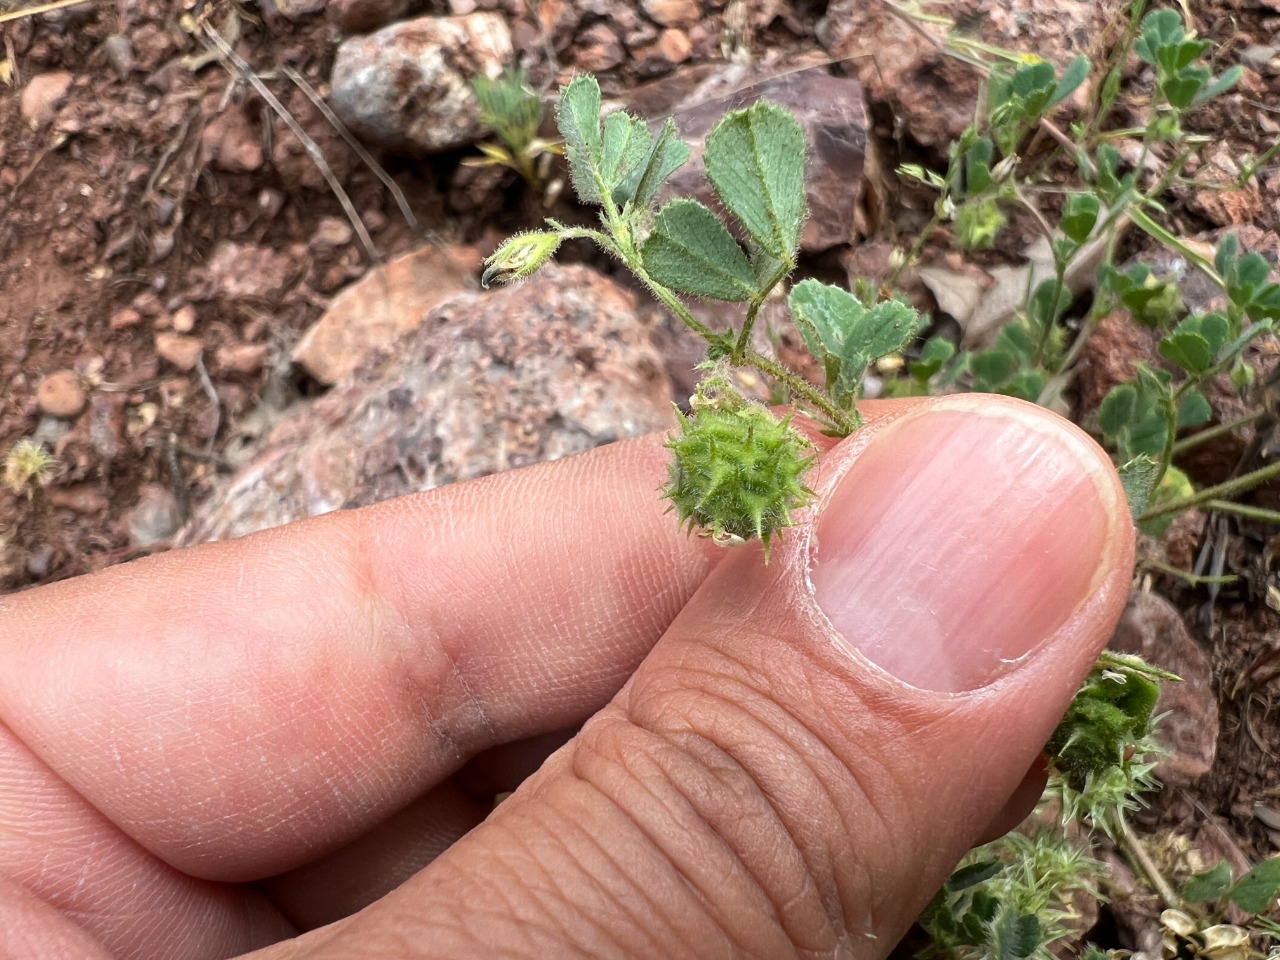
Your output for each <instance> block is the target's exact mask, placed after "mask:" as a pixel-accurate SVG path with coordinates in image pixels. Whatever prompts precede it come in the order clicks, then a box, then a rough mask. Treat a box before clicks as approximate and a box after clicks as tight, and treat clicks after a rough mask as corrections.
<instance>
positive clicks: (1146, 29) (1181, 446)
mask: <svg viewBox="0 0 1280 960" xmlns="http://www.w3.org/2000/svg"><path fill="white" fill-rule="evenodd" d="M1143 6H1144V4H1143V2H1141V0H1138V2H1135V3H1134V4H1132V5H1131V8H1130V10H1129V16H1130V18H1131V20H1130V28H1129V29H1128V30H1127V32H1126V33H1125V34H1124V37H1123V42H1121V43H1120V44H1118V45H1117V48H1116V49H1115V50H1114V52H1113V53H1112V55H1111V57H1110V62H1109V64H1108V65H1106V66H1105V67H1104V69H1102V70H1101V71H1095V70H1094V69H1093V66H1092V65H1091V64H1090V62H1089V61H1088V59H1087V58H1085V57H1077V58H1076V59H1075V60H1073V61H1072V62H1071V63H1069V64H1068V65H1067V66H1066V68H1065V69H1064V70H1062V71H1061V73H1059V72H1058V71H1057V70H1055V69H1054V67H1053V65H1052V64H1050V63H1048V62H1046V61H1044V60H1042V59H1040V58H1038V57H1035V56H1026V55H1018V54H1016V53H1012V52H1004V51H993V50H991V49H990V48H978V47H976V46H972V45H970V44H969V43H968V41H966V40H965V39H964V38H962V37H960V36H958V35H955V36H953V37H952V41H953V43H954V44H955V46H956V47H957V48H962V49H961V50H960V52H962V53H963V55H964V56H965V58H966V59H968V60H969V61H970V62H972V63H974V64H975V65H977V66H978V67H979V68H980V69H983V70H985V72H986V73H987V78H988V79H987V84H986V95H985V98H984V101H983V104H982V108H981V110H980V112H979V116H978V117H977V119H975V121H974V122H973V124H971V125H970V126H969V127H968V128H967V129H966V130H965V131H964V133H963V134H962V135H961V137H960V138H959V139H958V140H957V141H956V142H955V143H954V144H953V145H952V147H951V150H950V153H949V165H948V167H947V169H946V171H944V172H943V173H935V172H933V171H930V170H926V169H924V168H923V167H920V166H907V167H904V168H902V169H901V170H900V173H902V174H903V175H905V176H908V177H910V178H914V179H917V180H920V181H922V182H924V183H926V184H928V185H930V186H932V187H934V188H935V189H937V191H938V200H937V203H936V208H935V216H934V219H933V222H932V224H931V225H930V227H929V228H927V229H926V230H925V231H924V232H923V233H922V235H921V237H920V239H919V241H918V242H917V243H916V245H915V247H914V248H913V249H912V250H911V251H910V252H909V253H908V255H907V256H906V257H904V258H903V264H904V266H905V265H907V264H909V263H911V262H914V260H915V259H916V257H917V256H918V255H919V253H920V252H921V250H922V249H923V247H924V244H925V242H926V241H927V239H928V237H929V235H930V233H931V231H932V230H933V229H935V228H937V227H938V226H940V225H941V224H943V223H946V222H948V221H949V222H950V223H951V224H952V225H953V228H954V232H955V236H956V239H957V241H958V242H959V243H960V244H961V245H962V246H965V247H969V248H980V247H986V246H991V245H992V244H993V243H994V241H995V240H996V238H997V237H998V235H999V233H1000V231H1001V230H1002V229H1003V228H1004V226H1005V225H1006V223H1007V222H1008V218H1009V214H1010V213H1011V212H1013V211H1015V210H1020V211H1021V212H1023V213H1024V214H1029V215H1030V217H1031V219H1032V221H1033V222H1034V223H1036V224H1038V225H1039V226H1040V228H1041V230H1042V232H1043V234H1044V236H1045V239H1046V240H1048V241H1049V246H1050V249H1051V251H1052V271H1051V275H1050V276H1047V277H1039V276H1037V274H1036V273H1035V271H1029V272H1028V286H1027V291H1026V297H1025V300H1024V302H1023V304H1022V306H1021V309H1020V310H1019V311H1018V312H1017V315H1016V316H1015V318H1014V320H1013V322H1011V323H1009V324H1007V325H1006V326H1004V327H1003V328H1002V329H1001V330H1000V332H999V334H998V335H997V337H996V339H995V342H994V343H993V344H992V345H991V346H989V347H986V348H984V349H978V350H971V351H970V350H963V351H957V350H955V349H954V347H953V345H952V344H950V343H948V342H945V341H940V340H939V339H937V338H935V339H933V340H930V341H928V342H926V344H925V345H924V348H923V349H922V350H921V351H920V355H919V359H918V360H917V361H915V362H913V363H911V364H909V365H908V367H907V369H906V372H905V374H904V376H902V377H901V378H899V380H898V381H897V382H896V383H894V384H891V386H890V389H891V390H894V391H896V392H899V393H914V392H929V391H932V390H939V389H955V388H957V387H958V388H962V389H972V390H979V391H987V392H995V393H1004V394H1009V395H1011V396H1017V397H1022V398H1024V399H1027V400H1032V401H1036V402H1039V403H1043V404H1052V403H1054V402H1055V401H1056V400H1057V399H1058V398H1059V397H1060V396H1061V394H1062V393H1063V391H1064V390H1065V389H1066V388H1067V387H1068V386H1069V384H1070V383H1071V379H1072V376H1073V373H1074V367H1075V364H1076V362H1077V360H1078V359H1079V357H1080V351H1081V349H1082V348H1083V346H1084V345H1085V343H1087V341H1088V339H1089V336H1090V334H1091V333H1092V331H1093V329H1094V327H1095V326H1096V324H1097V323H1098V322H1099V321H1100V320H1101V319H1102V317H1104V316H1106V315H1107V314H1108V313H1110V312H1112V311H1113V310H1117V309H1120V310H1125V311H1127V312H1128V313H1129V314H1130V315H1131V316H1132V317H1133V318H1134V319H1135V320H1136V321H1138V322H1139V323H1141V324H1144V325H1145V326H1148V327H1150V328H1152V329H1154V330H1157V331H1159V332H1160V333H1161V334H1162V336H1161V339H1160V342H1159V355H1160V357H1161V358H1162V359H1163V361H1164V363H1163V364H1159V365H1156V364H1144V365H1141V366H1139V367H1138V368H1137V369H1136V370H1135V372H1134V378H1133V380H1132V381H1130V382H1128V383H1125V384H1121V385H1120V386H1118V387H1116V388H1115V389H1114V390H1113V391H1112V392H1111V394H1110V395H1109V396H1108V397H1107V398H1106V400H1105V402H1104V403H1103V404H1102V406H1101V408H1100V410H1099V411H1098V427H1099V428H1100V430H1101V432H1102V434H1103V437H1104V439H1105V440H1106V442H1107V443H1108V444H1109V445H1110V446H1111V448H1112V449H1113V450H1115V452H1116V454H1117V458H1118V460H1119V462H1120V464H1121V474H1122V478H1123V479H1124V481H1125V488H1126V491H1127V492H1128V493H1129V497H1130V504H1131V506H1132V508H1133V512H1134V516H1135V517H1136V518H1137V519H1138V520H1139V524H1140V526H1141V527H1142V528H1143V529H1144V530H1145V531H1146V532H1149V533H1154V534H1158V533H1160V532H1161V531H1162V529H1163V527H1164V526H1167V524H1168V522H1169V520H1170V519H1171V518H1172V517H1173V516H1174V515H1176V514H1177V513H1179V512H1181V511H1182V510H1184V509H1186V508H1187V507H1189V506H1194V505H1198V504H1208V505H1210V506H1211V507H1214V508H1216V509H1226V510H1231V509H1233V508H1234V507H1233V505H1231V504H1229V503H1227V502H1226V499H1225V498H1226V497H1228V496H1230V495H1232V494H1234V493H1239V492H1241V491H1243V490H1247V489H1249V488H1250V487H1252V486H1256V485H1257V484H1259V483H1262V482H1265V481H1266V480H1268V479H1270V478H1271V477H1272V476H1274V475H1275V474H1276V471H1275V470H1274V469H1271V468H1265V469H1263V470H1260V471H1255V472H1253V473H1251V474H1248V475H1245V476H1242V477H1239V478H1236V479H1235V480H1234V481H1232V485H1231V487H1230V488H1229V489H1228V490H1218V489H1213V490H1201V491H1196V490H1195V489H1194V487H1193V486H1192V484H1191V482H1190V480H1189V479H1188V478H1187V476H1186V475H1185V474H1184V473H1182V472H1181V471H1180V470H1178V469H1177V467H1176V466H1175V459H1176V457H1177V455H1178V454H1180V453H1183V452H1185V451H1186V450H1187V449H1190V448H1191V447H1192V446H1194V445H1196V444H1197V443H1199V442H1202V441H1203V440H1205V439H1209V438H1211V437H1212V436H1216V435H1218V434H1219V433H1221V432H1222V430H1224V429H1230V428H1231V427H1234V426H1239V425H1241V424H1232V425H1230V426H1220V427H1214V428H1209V429H1205V430H1201V431H1200V432H1199V433H1193V434H1191V435H1190V436H1187V435H1185V434H1186V432H1187V431H1195V430H1198V429H1199V428H1204V427H1205V425H1206V424H1208V423H1209V422H1210V420H1211V419H1212V418H1213V416H1214V413H1215V411H1214V410H1213V409H1212V407H1211V405H1210V403H1209V401H1208V400H1207V399H1206V395H1205V392H1204V387H1205V385H1206V384H1207V383H1208V382H1209V381H1210V380H1212V379H1213V378H1215V377H1217V376H1219V375H1221V374H1224V373H1226V374H1230V377H1231V380H1232V382H1233V383H1234V384H1235V385H1236V386H1237V388H1238V389H1241V390H1243V389H1245V388H1247V387H1248V386H1249V385H1250V383H1251V378H1252V372H1251V368H1250V367H1249V366H1248V365H1247V364H1245V363H1244V361H1243V360H1242V354H1243V353H1244V351H1245V350H1246V349H1247V348H1248V347H1249V346H1250V344H1252V343H1254V342H1255V341H1256V340H1257V338H1258V337H1259V336H1261V335H1262V334H1264V333H1268V332H1270V331H1272V330H1273V328H1274V326H1275V323H1276V321H1277V320H1278V319H1280V285H1277V284H1275V283H1271V282H1270V281H1269V279H1268V276H1269V272H1270V268H1269V265H1268V264H1267V262H1266V261H1265V260H1263V259H1262V257H1260V256H1258V255H1257V254H1255V253H1246V252H1244V251H1242V250H1241V249H1240V245H1239V242H1238V241H1237V239H1236V238H1235V237H1234V236H1228V237H1226V238H1224V239H1223V240H1222V241H1221V242H1220V244H1219V245H1218V249H1217V252H1216V256H1215V257H1214V259H1213V261H1212V262H1210V261H1209V260H1207V259H1206V258H1205V257H1203V256H1201V255H1200V254H1199V253H1198V252H1197V251H1196V250H1195V249H1193V248H1192V247H1191V246H1190V245H1188V244H1186V243H1184V242H1183V241H1182V240H1181V239H1180V238H1178V237H1177V236H1176V235H1174V234H1172V233H1171V232H1170V231H1168V230H1167V229H1166V228H1165V227H1164V226H1162V225H1161V223H1160V222H1159V219H1158V218H1159V216H1160V215H1161V213H1162V212H1163V210H1164V207H1163V205H1162V199H1163V197H1164V196H1165V195H1166V194H1167V192H1168V191H1169V190H1170V188H1171V187H1173V186H1175V185H1182V186H1194V185H1195V184H1193V183H1192V182H1191V181H1188V180H1186V179H1185V178H1183V177H1182V175H1181V171H1182V170H1183V169H1184V168H1185V167H1186V165H1187V163H1188V161H1189V160H1190V159H1191V158H1192V157H1193V156H1195V154H1196V153H1197V151H1198V150H1199V149H1200V148H1201V147H1202V146H1203V138H1199V139H1198V138H1195V137H1192V136H1190V135H1188V134H1187V133H1186V131H1185V129H1184V119H1185V117H1186V115H1187V114H1188V113H1189V112H1190V111H1192V110H1195V109H1197V108H1199V107H1201V106H1203V105H1204V104H1206V103H1208V102H1210V101H1211V100H1213V99H1214V98H1215V97H1217V96H1219V95H1221V94H1222V93H1224V92H1226V91H1227V90H1229V89H1230V88H1231V87H1232V86H1233V85H1234V84H1235V83H1236V82H1237V81H1238V80H1239V78H1240V76H1241V73H1242V69H1241V68H1240V67H1239V66H1233V67H1231V68H1229V69H1227V70H1225V71H1223V72H1222V73H1221V74H1218V75H1217V76H1215V75H1214V74H1213V72H1212V70H1211V69H1210V68H1209V67H1208V66H1207V65H1206V64H1205V63H1204V59H1205V57H1206V56H1207V55H1208V54H1209V53H1210V46H1211V45H1210V42H1209V41H1207V40H1201V39H1198V38H1196V37H1195V36H1194V35H1192V34H1190V33H1188V32H1187V30H1186V27H1185V25H1184V23H1183V20H1182V15H1181V14H1180V13H1179V12H1178V11H1177V10H1174V9H1160V10H1153V11H1151V12H1150V13H1147V14H1146V15H1145V16H1143V15H1142V10H1143ZM1131 55H1136V57H1137V58H1138V59H1140V60H1141V61H1143V62H1144V63H1146V64H1147V65H1148V66H1149V68H1150V71H1151V75H1152V92H1151V102H1150V105H1149V108H1148V122H1147V124H1146V126H1145V127H1142V128H1138V129H1128V128H1124V127H1122V126H1119V124H1118V123H1117V122H1116V121H1115V119H1114V116H1113V115H1114V111H1115V106H1116V103H1117V99H1118V95H1119V92H1120V79H1121V74H1122V71H1123V68H1124V65H1125V63H1126V62H1127V61H1128V60H1129V58H1130V56H1131ZM984 56H985V57H987V58H988V59H987V60H984V59H983V57H984ZM1086 83H1089V84H1091V90H1092V95H1091V96H1090V97H1089V98H1088V100H1087V104H1086V106H1085V107H1084V109H1083V110H1082V112H1081V113H1080V115H1079V117H1078V119H1077V120H1076V121H1075V122H1074V123H1073V124H1071V126H1070V127H1069V128H1068V131H1067V132H1066V133H1063V132H1061V131H1059V130H1058V128H1057V127H1056V126H1055V125H1054V124H1053V123H1052V122H1050V121H1049V119H1048V115H1049V113H1050V111H1052V110H1053V109H1054V108H1055V107H1056V106H1058V105H1060V104H1062V103H1063V102H1064V101H1066V100H1067V99H1068V98H1070V97H1071V96H1072V95H1073V94H1075V93H1076V92H1077V91H1078V90H1080V89H1081V88H1082V87H1083V86H1084V85H1085V84H1086ZM1121 139H1132V140H1136V141H1138V143H1139V145H1140V156H1139V160H1138V162H1137V163H1136V164H1135V165H1134V168H1133V169H1126V167H1125V164H1124V163H1122V161H1121V155H1120V151H1119V150H1118V149H1117V147H1116V145H1115V144H1116V142H1117V141H1118V140H1121ZM1047 145H1048V146H1053V145H1056V149H1054V150H1051V151H1049V152H1048V155H1047V154H1046V146H1047ZM1277 148H1278V147H1273V148H1272V149H1271V150H1269V151H1267V153H1266V154H1265V155H1264V156H1262V157H1258V158H1245V159H1244V162H1243V163H1242V164H1241V166H1242V170H1241V173H1240V176H1239V178H1238V180H1237V181H1236V185H1243V184H1244V183H1245V182H1247V180H1248V179H1249V178H1250V177H1251V176H1252V175H1253V174H1254V172H1255V171H1256V170H1258V169H1259V168H1260V167H1261V166H1262V165H1264V164H1265V163H1267V162H1268V161H1269V160H1270V158H1271V157H1272V156H1273V155H1274V154H1275V151H1276V149H1277ZM1156 151H1159V152H1160V153H1161V154H1162V156H1163V157H1164V163H1163V169H1162V171H1161V172H1160V173H1158V174H1155V173H1147V172H1145V171H1147V169H1148V164H1147V160H1148V158H1150V157H1152V156H1154V153H1155V152H1156ZM1054 164H1058V166H1057V167H1055V166H1054ZM1063 164H1065V165H1067V166H1068V167H1070V168H1074V176H1075V182H1074V183H1071V182H1070V177H1068V186H1067V189H1066V190H1065V192H1064V191H1063V190H1061V189H1060V188H1058V187H1056V186H1055V187H1053V188H1050V189H1045V184H1044V183H1042V182H1041V181H1042V180H1043V179H1044V171H1045V170H1047V169H1054V170H1055V174H1054V176H1055V180H1060V179H1061V178H1062V171H1061V166H1062V165H1063ZM1199 186H1202V187H1204V188H1206V189H1211V188H1212V187H1213V185H1207V184H1205V185H1199ZM1045 197H1053V198H1057V200H1056V202H1057V203H1058V212H1056V213H1055V212H1054V211H1053V210H1052V209H1049V208H1048V207H1047V205H1046V204H1045V201H1044V198H1045ZM1130 224H1132V225H1133V226H1136V227H1137V228H1138V229H1140V230H1142V231H1143V232H1144V233H1146V234H1147V235H1148V236H1149V237H1150V238H1152V239H1153V240H1155V241H1156V242H1157V243H1158V244H1160V245H1162V246H1164V247H1166V248H1168V249H1170V250H1171V251H1173V252H1174V253H1176V254H1177V255H1179V256H1180V257H1182V258H1183V259H1184V260H1185V261H1186V262H1187V263H1189V264H1191V265H1193V266H1194V267H1196V268H1198V269H1200V270H1201V271H1202V272H1204V273H1205V274H1206V275H1207V276H1208V277H1209V278H1211V279H1212V280H1213V281H1214V282H1216V283H1217V284H1218V285H1219V286H1220V287H1221V288H1222V290H1223V292H1224V293H1225V295H1226V301H1227V305H1226V307H1225V308H1224V309H1221V310H1213V311H1208V312H1204V313H1190V312H1189V311H1188V310H1187V309H1186V307H1185V306H1184V305H1183V303H1182V300H1181V298H1180V296H1179V294H1178V289H1177V286H1176V284H1175V282H1174V278H1172V277H1167V276H1160V275H1158V274H1157V273H1156V272H1155V271H1154V270H1153V268H1152V267H1151V265H1150V264H1148V263H1146V262H1143V261H1137V262H1135V263H1133V264H1131V265H1129V266H1127V267H1125V268H1123V269H1122V268H1121V267H1120V266H1118V265H1117V264H1116V263H1115V259H1114V257H1115V252H1116V249H1117V246H1118V242H1119V239H1120V236H1121V233H1122V231H1123V230H1124V229H1125V228H1126V226H1128V225H1130ZM1095 261H1097V262H1098V263H1099V266H1097V268H1096V274H1097V284H1096V295H1095V297H1094V301H1093V304H1092V306H1091V308H1090V309H1089V310H1088V311H1087V312H1086V313H1085V315H1084V316H1083V317H1081V318H1078V320H1075V319H1072V320H1069V319H1068V317H1069V312H1070V309H1071V306H1072V299H1073V298H1072V293H1071V284H1070V277H1071V275H1072V274H1073V272H1075V271H1077V270H1079V269H1081V267H1080V265H1081V264H1085V265H1086V266H1087V265H1090V264H1092V263H1093V262H1095ZM1089 269H1090V270H1092V269H1094V268H1092V267H1089ZM1073 322H1074V323H1078V328H1077V329H1076V330H1074V331H1073V330H1072V329H1071V328H1070V324H1071V323H1073ZM1180 434H1182V435H1183V436H1182V438H1181V439H1179V436H1180ZM1270 519H1272V520H1280V514H1275V515H1274V516H1272V517H1270Z"/></svg>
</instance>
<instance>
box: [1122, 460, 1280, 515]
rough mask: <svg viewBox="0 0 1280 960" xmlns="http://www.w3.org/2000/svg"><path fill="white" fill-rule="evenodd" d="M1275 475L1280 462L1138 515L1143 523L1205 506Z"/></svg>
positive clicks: (1257, 484) (1279, 475)
mask: <svg viewBox="0 0 1280 960" xmlns="http://www.w3.org/2000/svg"><path fill="white" fill-rule="evenodd" d="M1273 477H1280V463H1273V464H1270V465H1269V466H1265V467H1260V468H1259V469H1257V470H1253V471H1251V472H1249V473H1246V474H1245V475H1244V476H1240V477H1235V478H1234V479H1232V480H1227V481H1225V482H1224V483H1219V484H1215V485H1214V486H1212V487H1205V488H1204V489H1203V490H1199V491H1197V492H1195V493H1193V494H1192V495H1191V496H1189V497H1180V498H1179V499H1177V500H1169V501H1166V502H1165V503H1159V504H1156V505H1155V506H1153V507H1150V508H1149V509H1147V510H1144V511H1143V512H1142V513H1141V514H1140V515H1139V516H1138V522H1139V523H1142V522H1143V521H1146V520H1154V519H1155V518H1156V517H1163V516H1165V515H1166V514H1170V513H1181V512H1182V511H1183V510H1189V509H1191V508H1192V507H1199V506H1203V505H1204V504H1206V503H1208V502H1209V501H1210V500H1221V499H1223V498H1225V497H1230V496H1234V495H1235V494H1237V493H1244V492H1245V491H1246V490H1252V489H1253V488H1254V487H1256V486H1259V485H1260V484H1263V483H1266V482H1267V481H1268V480H1270V479H1272V478H1273Z"/></svg>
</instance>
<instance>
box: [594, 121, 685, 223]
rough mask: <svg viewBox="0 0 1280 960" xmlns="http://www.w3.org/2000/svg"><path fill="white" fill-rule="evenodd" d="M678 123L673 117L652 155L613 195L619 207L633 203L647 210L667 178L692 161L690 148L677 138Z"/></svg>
mask: <svg viewBox="0 0 1280 960" xmlns="http://www.w3.org/2000/svg"><path fill="white" fill-rule="evenodd" d="M676 133H677V131H676V122H675V121H674V120H673V119H671V118H670V117H668V118H667V122H666V123H665V124H663V126H662V129H661V130H659V131H658V135H657V136H656V137H654V140H653V145H652V146H650V148H649V155H648V156H647V157H645V160H644V163H642V164H640V165H639V166H638V167H636V169H635V170H634V171H632V174H631V176H630V177H628V178H627V179H626V180H625V181H623V182H622V184H621V185H620V186H618V188H617V189H616V190H614V192H613V199H614V202H615V203H617V204H618V205H619V206H622V205H623V204H625V203H627V201H632V202H633V203H634V204H635V206H637V207H642V208H648V207H649V206H651V205H652V204H653V201H654V199H655V198H656V197H657V195H658V190H659V189H660V188H661V187H662V184H663V183H665V182H666V179H667V177H669V176H671V174H673V173H675V171H676V170H677V169H679V168H680V167H681V166H682V165H683V164H684V162H685V161H686V160H688V159H689V145H688V144H687V143H685V142H684V141H683V140H680V139H678V138H677V136H676Z"/></svg>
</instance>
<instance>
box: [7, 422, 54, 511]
mask: <svg viewBox="0 0 1280 960" xmlns="http://www.w3.org/2000/svg"><path fill="white" fill-rule="evenodd" d="M57 467H58V461H57V459H55V458H54V456H53V454H51V453H50V452H49V451H48V450H47V449H46V448H45V446H44V444H42V443H38V442H36V441H35V440H31V439H28V438H26V437H24V438H23V439H21V440H19V441H18V442H17V443H15V444H14V445H13V446H12V447H10V448H9V452H8V453H7V454H5V458H4V483H5V486H7V487H8V488H9V489H10V490H12V491H13V492H14V493H16V494H23V495H25V496H26V497H27V499H28V500H34V499H36V498H38V497H39V496H40V495H41V491H43V490H44V487H45V484H47V483H48V482H49V480H50V478H52V476H53V472H54V470H56V469H57Z"/></svg>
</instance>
